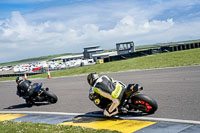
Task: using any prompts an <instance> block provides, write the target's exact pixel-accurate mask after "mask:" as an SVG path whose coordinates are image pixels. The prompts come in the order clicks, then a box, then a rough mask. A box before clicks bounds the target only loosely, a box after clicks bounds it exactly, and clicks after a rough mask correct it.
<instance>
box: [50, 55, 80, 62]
mask: <svg viewBox="0 0 200 133" xmlns="http://www.w3.org/2000/svg"><path fill="white" fill-rule="evenodd" d="M78 59H83V54H79V55H69V56H61V57H57V58H53V59H52V61H60V60H61V61H63V62H67V61H70V60H78Z"/></svg>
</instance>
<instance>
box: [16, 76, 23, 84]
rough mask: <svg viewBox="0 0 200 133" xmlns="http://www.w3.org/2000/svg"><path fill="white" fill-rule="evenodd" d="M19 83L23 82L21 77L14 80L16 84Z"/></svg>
mask: <svg viewBox="0 0 200 133" xmlns="http://www.w3.org/2000/svg"><path fill="white" fill-rule="evenodd" d="M21 81H23V78H22V77H21V76H18V77H17V78H16V83H17V84H19V83H20V82H21Z"/></svg>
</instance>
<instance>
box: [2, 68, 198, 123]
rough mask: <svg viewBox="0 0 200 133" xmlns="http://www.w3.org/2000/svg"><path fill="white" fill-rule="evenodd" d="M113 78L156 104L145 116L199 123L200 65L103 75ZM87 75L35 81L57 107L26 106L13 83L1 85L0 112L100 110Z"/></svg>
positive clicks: (79, 111)
mask: <svg viewBox="0 0 200 133" xmlns="http://www.w3.org/2000/svg"><path fill="white" fill-rule="evenodd" d="M106 75H109V76H111V77H113V78H114V79H117V80H121V81H122V82H124V83H126V84H128V83H139V84H140V85H141V86H143V87H144V91H143V92H142V93H144V94H147V95H149V96H151V97H152V98H154V99H155V100H156V101H157V102H158V106H159V107H158V110H157V112H156V113H155V114H153V115H148V117H155V118H172V119H182V120H196V121H200V110H199V107H200V98H199V96H200V66H191V67H179V68H166V69H154V70H144V71H127V72H117V73H106ZM86 77H87V75H82V76H72V77H62V78H52V79H35V80H32V81H33V82H42V83H43V86H44V87H47V86H48V87H49V88H50V91H52V92H54V93H55V94H56V95H57V96H58V98H59V100H58V102H57V103H56V104H52V105H47V104H38V105H35V106H33V107H28V106H27V105H26V104H25V102H24V100H23V99H22V98H19V97H18V96H17V95H16V83H15V82H14V81H8V82H0V101H1V102H0V111H49V112H68V113H88V112H93V111H99V110H100V109H98V108H97V107H96V106H95V105H93V104H92V102H91V101H89V99H88V90H89V85H88V84H87V80H86Z"/></svg>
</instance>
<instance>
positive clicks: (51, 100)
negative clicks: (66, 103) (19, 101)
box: [45, 91, 58, 103]
mask: <svg viewBox="0 0 200 133" xmlns="http://www.w3.org/2000/svg"><path fill="white" fill-rule="evenodd" d="M45 94H46V96H47V100H48V102H49V103H56V102H57V101H58V97H57V96H56V95H55V94H54V93H52V92H50V91H45Z"/></svg>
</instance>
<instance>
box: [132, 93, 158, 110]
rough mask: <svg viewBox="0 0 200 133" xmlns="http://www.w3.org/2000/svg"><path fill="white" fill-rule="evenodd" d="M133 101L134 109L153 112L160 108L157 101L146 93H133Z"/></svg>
mask: <svg viewBox="0 0 200 133" xmlns="http://www.w3.org/2000/svg"><path fill="white" fill-rule="evenodd" d="M131 102H132V105H133V108H134V109H138V110H140V111H142V112H144V113H148V114H153V113H154V112H155V111H156V110H157V108H158V104H157V102H156V101H155V100H154V99H153V98H151V97H149V96H147V95H145V94H137V95H133V96H132V97H131Z"/></svg>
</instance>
